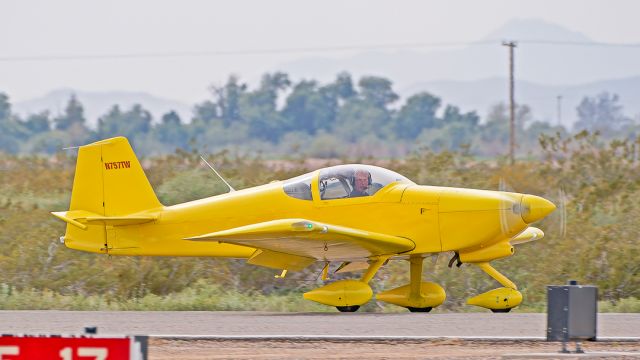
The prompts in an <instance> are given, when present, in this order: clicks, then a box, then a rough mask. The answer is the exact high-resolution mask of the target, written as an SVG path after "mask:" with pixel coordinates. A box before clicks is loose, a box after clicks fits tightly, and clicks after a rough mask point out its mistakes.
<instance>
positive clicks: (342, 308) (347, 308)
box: [336, 305, 360, 312]
mask: <svg viewBox="0 0 640 360" xmlns="http://www.w3.org/2000/svg"><path fill="white" fill-rule="evenodd" d="M336 309H338V311H340V312H356V311H358V309H360V305H350V306H336Z"/></svg>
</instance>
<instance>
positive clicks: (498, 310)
mask: <svg viewBox="0 0 640 360" xmlns="http://www.w3.org/2000/svg"><path fill="white" fill-rule="evenodd" d="M511 309H513V308H508V309H491V312H494V313H508V312H509V311H511Z"/></svg>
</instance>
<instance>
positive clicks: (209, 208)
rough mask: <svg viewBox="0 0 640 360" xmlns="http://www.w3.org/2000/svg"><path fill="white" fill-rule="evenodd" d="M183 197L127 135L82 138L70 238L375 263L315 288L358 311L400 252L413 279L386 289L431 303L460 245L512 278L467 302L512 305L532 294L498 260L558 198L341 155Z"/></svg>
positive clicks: (194, 251) (110, 245)
mask: <svg viewBox="0 0 640 360" xmlns="http://www.w3.org/2000/svg"><path fill="white" fill-rule="evenodd" d="M229 188H230V190H231V191H230V192H229V193H227V194H222V195H217V196H212V197H209V198H206V199H201V200H195V201H190V202H187V203H184V204H178V205H173V206H164V205H162V204H161V203H160V202H159V201H158V198H157V197H156V195H155V193H154V191H153V189H152V188H151V185H150V184H149V181H148V180H147V177H146V176H145V174H144V171H143V169H142V167H141V165H140V163H139V161H138V159H137V158H136V156H135V154H134V152H133V150H132V148H131V146H130V145H129V142H128V141H127V139H126V138H123V137H116V138H112V139H106V140H102V141H98V142H95V143H92V144H89V145H85V146H81V147H80V148H79V153H78V159H77V165H76V172H75V177H74V181H73V190H72V193H71V203H70V206H69V208H70V209H69V211H64V212H54V213H52V214H53V215H55V216H56V217H58V218H59V219H62V220H64V221H65V222H67V228H66V233H65V235H64V237H63V238H62V240H63V241H64V243H65V245H66V246H67V247H69V248H72V249H77V250H82V251H88V252H94V253H102V254H109V255H134V256H139V255H149V256H216V257H228V258H245V259H247V260H246V261H247V263H249V264H252V265H259V266H265V267H268V268H273V269H278V270H281V274H280V275H279V276H277V277H284V276H285V275H286V272H287V271H299V270H302V269H304V268H306V267H307V266H309V265H311V264H312V263H314V262H316V261H320V262H324V263H325V267H324V268H323V271H322V278H323V280H326V279H327V274H328V269H329V264H330V263H331V262H334V263H338V262H339V263H341V265H340V266H339V269H338V272H349V271H356V270H365V271H364V275H363V276H362V277H361V278H360V279H354V280H339V281H335V282H332V283H329V284H328V285H325V286H323V287H320V288H318V289H315V290H312V291H309V292H307V293H305V294H304V297H305V299H308V300H312V301H316V302H319V303H321V304H325V305H329V306H335V307H336V308H338V310H340V311H347V312H349V311H356V310H357V309H358V308H359V307H360V306H361V305H363V304H365V303H366V302H368V301H369V300H370V299H371V298H372V296H373V291H372V289H371V287H370V286H369V282H370V281H371V280H372V279H373V277H374V275H375V274H376V272H377V271H378V269H380V267H381V266H383V265H385V264H386V263H387V262H388V261H389V260H391V259H404V260H408V262H409V264H410V266H409V269H410V279H411V280H410V283H409V284H407V285H404V286H401V287H398V288H395V289H392V290H388V291H384V292H382V293H379V294H377V296H376V299H377V300H378V301H383V302H387V303H391V304H395V305H398V306H402V307H406V308H408V309H409V310H410V311H417V312H427V311H430V310H431V309H432V308H434V307H436V306H439V305H440V304H442V303H443V302H444V300H445V297H446V296H445V291H444V289H443V288H442V287H441V286H439V285H438V284H436V283H433V282H424V281H422V263H423V260H424V258H425V257H426V256H431V255H434V254H438V253H442V252H452V253H453V254H454V256H453V258H452V259H451V261H450V262H449V266H452V265H453V263H454V262H456V263H457V266H460V265H461V264H462V263H469V264H473V265H475V266H478V267H479V268H480V269H482V270H483V271H484V272H485V273H487V274H488V275H489V276H491V277H492V278H494V279H495V280H497V281H498V282H499V283H500V284H502V287H500V288H497V289H494V290H491V291H488V292H486V293H483V294H480V295H478V296H475V297H473V298H471V299H469V300H468V301H467V303H468V304H471V305H477V306H481V307H484V308H487V309H491V310H492V311H494V312H507V311H509V310H511V309H512V308H514V307H516V306H518V305H519V304H520V303H521V302H522V294H521V293H520V292H519V291H518V290H517V287H516V285H515V284H514V283H513V282H512V281H510V280H509V279H508V278H507V277H505V276H504V275H502V274H501V273H499V272H498V271H496V270H495V269H494V268H493V267H492V266H491V265H490V262H491V261H493V260H497V259H501V258H505V257H508V256H511V255H513V253H514V248H513V245H516V244H520V243H523V242H527V241H531V240H537V239H540V238H542V237H543V236H544V234H543V232H542V231H541V230H539V229H537V228H534V227H529V224H531V223H533V222H536V221H538V220H540V219H542V218H544V217H545V216H547V215H548V214H549V213H551V212H552V211H553V210H554V209H555V206H554V205H553V204H552V203H551V202H549V201H547V200H545V199H543V198H541V197H537V196H533V195H526V194H518V193H509V192H500V191H486V190H473V189H461V188H448V187H436V186H422V185H416V184H415V183H413V182H412V181H410V180H409V179H407V178H405V177H404V176H402V175H400V174H397V173H395V172H393V171H390V170H387V169H383V168H380V167H376V166H369V165H339V166H333V167H328V168H324V169H320V170H316V171H313V172H310V173H308V174H304V175H301V176H298V177H295V178H292V179H289V180H286V181H275V182H271V183H269V184H266V185H261V186H256V187H253V188H248V189H243V190H238V191H235V190H233V188H231V186H229Z"/></svg>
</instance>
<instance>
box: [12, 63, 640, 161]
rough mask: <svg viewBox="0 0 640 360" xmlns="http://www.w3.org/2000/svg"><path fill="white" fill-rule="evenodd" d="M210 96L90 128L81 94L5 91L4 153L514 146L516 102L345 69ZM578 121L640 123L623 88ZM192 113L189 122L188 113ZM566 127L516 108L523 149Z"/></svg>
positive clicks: (488, 151) (365, 152) (588, 124)
mask: <svg viewBox="0 0 640 360" xmlns="http://www.w3.org/2000/svg"><path fill="white" fill-rule="evenodd" d="M210 94H211V96H210V99H208V100H206V101H204V102H202V103H199V104H196V105H195V106H194V108H193V116H192V118H191V119H181V118H180V116H179V115H178V114H177V113H176V112H175V111H170V112H167V113H165V114H164V115H162V117H161V118H160V119H159V121H154V119H153V117H152V115H151V114H150V112H149V111H147V110H145V109H144V108H143V106H142V105H140V104H137V105H134V106H132V107H131V108H130V109H122V108H121V107H120V106H119V105H117V104H115V105H113V106H112V107H111V108H110V109H109V110H108V111H107V113H105V114H103V115H102V116H100V117H99V119H98V121H97V126H96V128H95V129H91V128H89V127H88V126H87V119H86V117H85V114H84V108H83V105H82V104H81V102H80V101H79V100H78V99H77V98H76V97H75V96H71V98H70V99H69V101H68V103H67V105H66V107H65V109H64V111H63V112H62V113H61V114H59V115H55V116H53V115H52V114H50V113H49V112H47V111H43V112H40V113H35V114H30V115H28V116H26V117H24V118H22V117H21V116H19V115H17V114H15V113H13V112H12V109H11V103H10V100H9V97H8V96H7V95H6V94H4V93H1V92H0V151H4V152H7V153H12V154H18V153H44V154H52V153H55V152H57V151H60V149H62V148H64V147H68V146H76V145H81V144H85V143H87V142H91V141H95V140H98V139H102V138H107V137H112V136H119V135H121V136H126V137H128V138H129V139H130V140H131V141H132V142H133V144H134V146H135V147H136V150H137V151H138V152H140V153H142V154H144V155H156V154H167V153H172V152H174V151H175V150H176V149H183V150H187V151H193V150H198V151H218V150H220V149H238V151H241V152H245V153H246V152H250V153H258V152H261V153H267V154H272V155H275V156H283V155H287V154H291V153H296V154H302V155H306V156H313V157H322V158H330V157H340V156H352V157H353V156H381V157H402V156H405V155H406V154H408V153H410V152H411V151H413V150H415V149H417V148H421V147H427V148H430V149H432V150H435V151H442V150H453V151H458V150H465V151H469V152H471V153H473V154H476V155H480V156H496V155H502V154H504V153H506V149H507V146H508V139H509V125H508V121H509V115H508V114H509V111H508V110H509V109H508V107H507V106H506V105H505V104H503V103H500V104H496V105H494V106H493V107H492V108H491V109H490V111H489V112H488V114H487V116H486V117H485V119H481V118H480V116H479V115H478V114H477V112H476V111H468V112H465V111H462V110H461V109H460V107H458V106H456V105H452V104H445V103H444V101H443V100H442V99H441V98H439V97H438V96H436V95H434V94H431V93H429V92H419V93H416V94H413V95H411V96H409V97H408V98H407V99H406V100H405V101H404V102H402V103H400V97H399V95H398V94H397V93H396V92H395V91H394V89H393V84H392V82H391V81H390V80H389V79H386V78H383V77H377V76H364V77H361V78H360V79H359V80H358V81H357V82H355V81H354V80H353V79H352V77H351V75H350V74H348V73H340V74H338V75H337V76H336V78H335V80H334V81H333V82H330V83H327V84H321V83H319V82H318V81H314V80H300V81H298V82H293V81H292V80H291V79H290V77H289V76H288V75H287V74H286V73H282V72H275V73H267V74H265V75H263V77H262V79H261V81H260V84H259V85H258V86H257V87H256V88H255V89H250V88H249V86H248V85H247V84H246V83H244V82H242V81H241V80H240V79H239V78H238V77H236V76H230V77H229V78H228V80H227V81H226V83H225V84H223V85H221V86H212V87H211V88H210ZM576 111H577V115H578V119H579V121H578V122H577V123H576V124H575V126H574V128H573V129H571V130H573V131H575V132H579V131H580V130H590V131H599V132H600V133H602V134H603V135H604V136H605V137H621V136H622V137H633V136H635V135H636V134H638V128H639V125H638V124H637V122H634V121H633V120H632V119H631V118H629V117H628V116H625V115H624V113H623V109H622V106H621V105H620V103H619V98H618V96H617V95H615V94H609V93H602V94H599V95H597V96H595V97H585V98H583V100H582V102H581V103H580V105H579V106H578V108H577V109H576ZM186 120H188V121H186ZM569 132H570V131H569V130H568V129H565V128H564V127H562V126H552V125H550V124H549V123H547V122H543V121H539V120H536V119H534V116H533V113H532V109H531V108H529V107H528V106H527V105H524V104H522V105H517V107H516V138H517V139H518V144H517V145H518V146H517V149H518V153H519V154H520V156H524V155H527V154H529V153H532V152H536V151H537V150H538V138H539V136H540V135H541V134H555V133H560V134H567V133H569Z"/></svg>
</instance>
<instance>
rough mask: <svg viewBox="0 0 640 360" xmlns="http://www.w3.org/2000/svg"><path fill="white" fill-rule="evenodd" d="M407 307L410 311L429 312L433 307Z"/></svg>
mask: <svg viewBox="0 0 640 360" xmlns="http://www.w3.org/2000/svg"><path fill="white" fill-rule="evenodd" d="M407 309H409V311H411V312H429V311H431V309H433V308H432V307H423V308H419V307H411V306H409V307H407Z"/></svg>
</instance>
